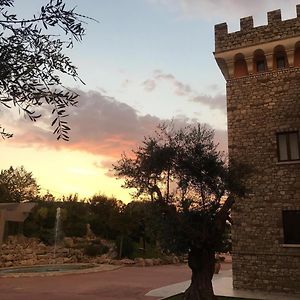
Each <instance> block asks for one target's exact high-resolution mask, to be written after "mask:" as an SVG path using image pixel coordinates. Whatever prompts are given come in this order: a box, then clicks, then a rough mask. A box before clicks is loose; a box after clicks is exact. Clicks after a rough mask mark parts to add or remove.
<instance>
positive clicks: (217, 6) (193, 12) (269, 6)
mask: <svg viewBox="0 0 300 300" xmlns="http://www.w3.org/2000/svg"><path fill="white" fill-rule="evenodd" d="M149 1H150V2H152V3H156V4H160V5H164V6H168V7H170V9H172V10H174V7H176V8H177V10H179V11H181V13H182V14H184V15H185V16H193V17H200V18H203V19H206V20H219V22H222V21H223V20H226V21H229V22H230V21H234V22H236V21H237V22H238V20H239V18H241V17H246V16H250V15H251V16H254V17H255V24H263V23H266V15H267V12H268V11H271V10H275V9H279V8H282V12H283V15H284V16H285V17H286V18H292V17H295V16H296V12H295V11H296V8H295V6H296V5H297V4H298V3H299V0H264V1H262V0H251V1H249V0H238V1H237V0H201V1H199V0H149Z"/></svg>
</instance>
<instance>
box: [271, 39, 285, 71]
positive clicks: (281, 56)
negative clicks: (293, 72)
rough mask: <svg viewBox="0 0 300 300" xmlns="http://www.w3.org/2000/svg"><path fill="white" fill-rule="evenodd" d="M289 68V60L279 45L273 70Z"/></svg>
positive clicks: (275, 49) (274, 56)
mask: <svg viewBox="0 0 300 300" xmlns="http://www.w3.org/2000/svg"><path fill="white" fill-rule="evenodd" d="M287 67H288V59H287V55H286V52H285V49H284V47H283V46H281V45H279V46H276V47H275V48H274V55H273V69H274V70H277V69H283V68H287Z"/></svg>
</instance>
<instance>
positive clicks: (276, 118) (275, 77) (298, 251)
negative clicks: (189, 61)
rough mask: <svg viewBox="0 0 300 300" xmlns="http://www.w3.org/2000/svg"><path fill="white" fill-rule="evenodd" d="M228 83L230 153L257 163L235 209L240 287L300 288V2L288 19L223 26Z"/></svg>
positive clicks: (222, 59)
mask: <svg viewBox="0 0 300 300" xmlns="http://www.w3.org/2000/svg"><path fill="white" fill-rule="evenodd" d="M215 58H216V61H217V63H218V65H219V67H220V69H221V71H222V73H223V75H224V77H225V79H226V81H227V85H226V86H227V114H228V144H229V157H230V159H234V160H237V161H240V162H243V163H246V164H249V165H250V166H252V170H253V172H252V173H251V175H250V176H249V177H248V179H247V181H246V185H247V187H248V189H249V193H248V194H247V196H246V197H245V198H243V199H237V201H236V204H235V206H234V208H233V212H232V219H233V231H232V240H233V285H234V287H235V288H243V289H262V290H272V291H278V292H290V293H300V134H299V133H300V5H298V6H297V17H296V18H294V19H290V20H285V21H282V19H281V11H280V10H275V11H271V12H268V24H267V25H264V26H259V27H254V26H253V18H252V17H246V18H242V19H241V20H240V31H237V32H233V33H228V29H227V24H226V23H222V24H218V25H216V26H215Z"/></svg>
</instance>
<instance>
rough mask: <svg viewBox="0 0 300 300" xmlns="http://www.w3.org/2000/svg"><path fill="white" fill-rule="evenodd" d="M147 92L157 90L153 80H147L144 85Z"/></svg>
mask: <svg viewBox="0 0 300 300" xmlns="http://www.w3.org/2000/svg"><path fill="white" fill-rule="evenodd" d="M142 85H143V87H144V89H145V91H147V92H152V91H154V90H155V88H156V82H155V80H153V79H147V80H145V81H144V82H143V83H142Z"/></svg>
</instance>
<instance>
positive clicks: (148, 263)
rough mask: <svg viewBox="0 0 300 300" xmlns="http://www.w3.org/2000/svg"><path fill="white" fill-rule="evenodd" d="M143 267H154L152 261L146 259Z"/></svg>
mask: <svg viewBox="0 0 300 300" xmlns="http://www.w3.org/2000/svg"><path fill="white" fill-rule="evenodd" d="M145 265H146V266H147V267H152V266H153V265H154V263H153V259H151V258H146V259H145Z"/></svg>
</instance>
